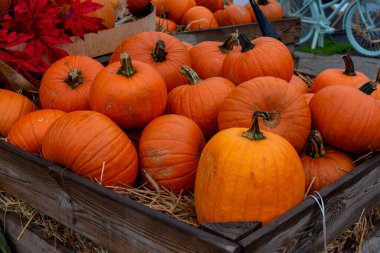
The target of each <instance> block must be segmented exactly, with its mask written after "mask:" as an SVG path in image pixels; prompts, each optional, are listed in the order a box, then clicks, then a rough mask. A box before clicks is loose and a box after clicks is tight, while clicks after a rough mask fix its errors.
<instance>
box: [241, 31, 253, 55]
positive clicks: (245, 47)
mask: <svg viewBox="0 0 380 253" xmlns="http://www.w3.org/2000/svg"><path fill="white" fill-rule="evenodd" d="M238 39H239V42H240V45H241V52H242V53H245V52H247V51H249V50H251V49H253V48H254V47H255V45H253V43H252V42H251V41H250V40H249V38H248V37H247V35H245V34H244V33H241V34H239V36H238Z"/></svg>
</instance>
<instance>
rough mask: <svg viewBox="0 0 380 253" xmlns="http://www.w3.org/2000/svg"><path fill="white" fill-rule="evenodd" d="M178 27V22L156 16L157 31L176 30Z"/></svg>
mask: <svg viewBox="0 0 380 253" xmlns="http://www.w3.org/2000/svg"><path fill="white" fill-rule="evenodd" d="M176 29H177V24H176V23H175V22H174V21H172V20H170V19H166V18H160V17H157V16H156V31H157V32H174V31H175V30H176Z"/></svg>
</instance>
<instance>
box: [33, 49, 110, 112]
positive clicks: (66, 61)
mask: <svg viewBox="0 0 380 253" xmlns="http://www.w3.org/2000/svg"><path fill="white" fill-rule="evenodd" d="M102 69H104V67H103V65H102V64H100V63H99V62H98V61H96V60H94V59H92V58H90V57H88V56H82V55H76V56H74V55H72V56H66V57H64V58H62V59H60V60H58V61H56V62H54V63H53V64H52V65H51V66H50V67H49V68H48V69H47V70H46V72H45V74H44V76H43V78H42V80H41V86H40V101H41V106H42V108H43V109H58V110H62V111H65V112H71V111H77V110H89V109H90V104H89V101H88V96H89V92H90V87H91V85H92V82H93V81H94V79H95V76H96V75H97V74H98V73H99V72H100V71H101V70H102Z"/></svg>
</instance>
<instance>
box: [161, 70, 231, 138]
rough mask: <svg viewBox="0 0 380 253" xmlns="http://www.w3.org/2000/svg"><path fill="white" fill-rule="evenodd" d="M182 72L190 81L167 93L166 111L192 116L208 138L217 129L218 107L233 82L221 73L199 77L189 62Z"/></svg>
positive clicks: (229, 90)
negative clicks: (217, 75)
mask: <svg viewBox="0 0 380 253" xmlns="http://www.w3.org/2000/svg"><path fill="white" fill-rule="evenodd" d="M181 73H182V74H184V75H185V76H186V77H187V79H188V80H189V85H181V86H178V87H176V88H174V89H173V90H172V91H171V92H170V93H169V95H168V104H167V111H168V112H169V113H174V114H180V115H184V116H186V117H188V118H190V119H192V120H194V122H195V123H197V124H198V126H199V127H200V128H201V129H202V131H203V134H204V136H205V137H206V139H208V138H210V137H211V136H212V135H214V134H215V133H216V132H217V131H218V113H219V108H220V106H221V104H222V102H223V100H224V99H225V98H226V96H227V95H228V94H229V93H230V92H231V91H232V90H233V89H234V88H235V85H234V84H233V83H232V82H231V81H229V80H228V79H225V78H222V77H210V78H207V79H205V80H201V79H200V78H199V76H198V75H197V74H196V73H195V72H194V70H192V69H191V68H189V67H188V66H182V69H181Z"/></svg>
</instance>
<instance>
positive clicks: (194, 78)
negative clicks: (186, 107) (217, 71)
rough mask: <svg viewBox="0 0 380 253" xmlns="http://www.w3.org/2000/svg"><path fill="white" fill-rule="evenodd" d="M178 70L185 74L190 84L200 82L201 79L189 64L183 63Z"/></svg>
mask: <svg viewBox="0 0 380 253" xmlns="http://www.w3.org/2000/svg"><path fill="white" fill-rule="evenodd" d="M179 72H180V73H181V74H182V75H184V76H186V78H187V80H189V83H190V85H194V84H197V83H199V82H202V79H201V78H200V77H199V76H198V74H197V73H196V72H195V71H194V70H193V69H192V68H190V67H189V66H186V65H183V66H182V67H181V69H180V71H179Z"/></svg>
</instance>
